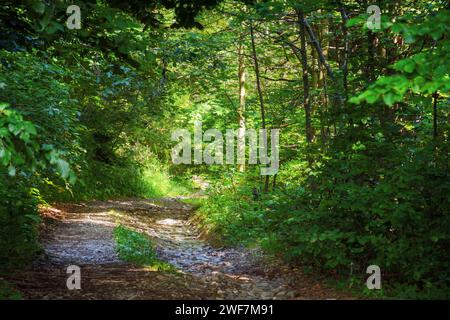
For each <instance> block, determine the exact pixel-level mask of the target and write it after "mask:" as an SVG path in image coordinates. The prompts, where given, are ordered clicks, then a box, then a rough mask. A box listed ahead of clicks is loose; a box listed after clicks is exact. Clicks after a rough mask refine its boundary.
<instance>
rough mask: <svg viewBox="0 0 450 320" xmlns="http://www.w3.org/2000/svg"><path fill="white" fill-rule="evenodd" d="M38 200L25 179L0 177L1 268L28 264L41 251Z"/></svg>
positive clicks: (6, 268) (9, 268) (34, 190)
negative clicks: (38, 236)
mask: <svg viewBox="0 0 450 320" xmlns="http://www.w3.org/2000/svg"><path fill="white" fill-rule="evenodd" d="M38 199H39V197H38V194H37V190H36V189H30V188H29V187H28V186H27V183H26V181H23V180H22V179H18V178H11V177H5V176H4V175H2V176H0V271H5V270H6V271H8V270H13V269H15V268H20V267H24V266H27V264H29V263H30V262H31V261H32V260H33V259H34V258H35V257H36V255H37V254H38V253H39V252H40V245H39V243H38V241H37V235H38V226H39V222H40V217H39V214H38V212H37V203H38Z"/></svg>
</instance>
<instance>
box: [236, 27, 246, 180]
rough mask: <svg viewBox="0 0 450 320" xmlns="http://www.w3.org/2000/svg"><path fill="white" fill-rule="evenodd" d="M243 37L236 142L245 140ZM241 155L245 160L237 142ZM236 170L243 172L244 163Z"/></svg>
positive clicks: (239, 53) (241, 144)
mask: <svg viewBox="0 0 450 320" xmlns="http://www.w3.org/2000/svg"><path fill="white" fill-rule="evenodd" d="M243 40H244V37H243V35H241V36H240V42H239V45H238V60H239V68H238V77H239V109H238V121H239V134H238V141H241V140H240V139H245V76H246V72H245V57H244V41H243ZM239 154H243V155H244V160H245V141H244V143H239V142H238V155H239ZM238 170H239V171H240V172H244V171H245V161H243V162H242V163H240V164H239V166H238Z"/></svg>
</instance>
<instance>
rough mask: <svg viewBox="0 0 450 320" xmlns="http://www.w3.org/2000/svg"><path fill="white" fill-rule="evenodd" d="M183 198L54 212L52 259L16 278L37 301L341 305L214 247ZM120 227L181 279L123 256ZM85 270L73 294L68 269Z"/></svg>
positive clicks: (304, 281) (48, 241)
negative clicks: (140, 235)
mask: <svg viewBox="0 0 450 320" xmlns="http://www.w3.org/2000/svg"><path fill="white" fill-rule="evenodd" d="M192 211H193V210H192V207H191V206H190V205H187V204H184V203H182V202H180V201H178V200H177V199H172V198H170V199H158V200H142V199H141V200H136V199H133V200H122V201H96V202H89V203H85V204H78V205H77V204H70V205H58V206H56V207H55V208H50V209H47V210H46V212H45V214H46V215H47V216H49V217H51V218H47V219H46V223H45V227H44V232H43V245H44V249H45V254H44V256H43V257H42V259H40V260H39V261H38V262H37V263H36V265H35V266H34V267H33V268H32V269H30V270H27V271H24V272H21V273H19V274H16V275H15V276H14V277H12V278H11V279H10V280H11V281H12V282H13V283H14V284H15V285H16V287H17V288H18V289H19V290H20V291H21V292H23V294H24V296H25V297H26V298H29V299H336V298H337V299H339V298H346V297H345V296H343V295H342V294H339V293H337V292H334V291H332V290H329V289H325V288H323V287H322V286H321V285H320V284H319V283H318V282H317V281H314V280H313V279H311V277H306V276H304V275H302V274H301V273H300V272H299V271H298V270H296V269H291V268H288V267H285V266H280V265H274V264H273V263H272V264H269V263H266V262H265V260H264V259H263V257H262V256H261V254H259V253H258V252H257V251H252V250H248V249H244V248H241V249H230V248H213V247H212V246H210V245H208V244H207V243H206V242H204V241H202V240H200V239H198V234H199V233H198V231H197V230H195V228H193V227H192V226H191V225H190V223H189V217H190V216H191V214H192ZM117 223H121V224H124V225H126V226H127V227H130V228H133V229H135V230H138V231H141V232H145V233H146V234H148V235H149V236H150V237H151V238H152V239H153V240H154V242H155V244H156V246H157V252H158V255H159V258H160V259H161V260H165V261H167V262H169V263H171V264H173V265H174V266H175V267H176V268H177V269H179V270H180V273H179V274H174V273H170V272H162V271H150V270H148V269H145V268H141V267H137V266H134V265H131V264H129V263H126V262H123V261H121V260H120V259H119V257H118V256H117V254H116V249H115V241H114V238H113V229H114V226H116V225H117ZM69 265H78V266H80V267H81V287H82V289H81V290H68V289H67V287H66V279H67V277H68V275H67V274H66V268H67V266H69Z"/></svg>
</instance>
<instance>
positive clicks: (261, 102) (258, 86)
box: [250, 21, 269, 192]
mask: <svg viewBox="0 0 450 320" xmlns="http://www.w3.org/2000/svg"><path fill="white" fill-rule="evenodd" d="M250 36H251V39H252V54H253V62H254V64H255V76H256V89H257V90H258V96H259V106H260V110H261V125H262V128H263V129H266V113H265V110H264V98H263V94H262V90H261V79H260V76H259V63H258V56H257V55H256V45H255V34H254V32H253V21H250ZM266 141H267V139H266ZM268 190H269V176H268V175H267V176H266V179H265V183H264V192H267V191H268Z"/></svg>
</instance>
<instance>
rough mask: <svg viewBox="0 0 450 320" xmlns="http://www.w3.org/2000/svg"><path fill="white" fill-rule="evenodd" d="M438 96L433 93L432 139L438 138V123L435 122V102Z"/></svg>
mask: <svg viewBox="0 0 450 320" xmlns="http://www.w3.org/2000/svg"><path fill="white" fill-rule="evenodd" d="M438 98H439V94H438V93H437V92H435V93H433V139H437V137H438V121H437V100H438Z"/></svg>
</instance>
